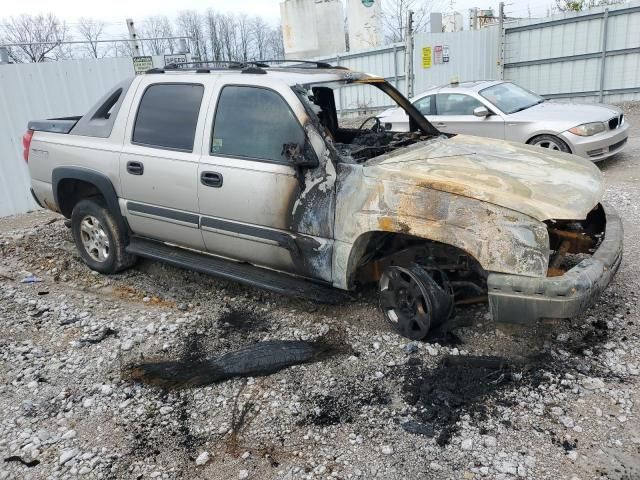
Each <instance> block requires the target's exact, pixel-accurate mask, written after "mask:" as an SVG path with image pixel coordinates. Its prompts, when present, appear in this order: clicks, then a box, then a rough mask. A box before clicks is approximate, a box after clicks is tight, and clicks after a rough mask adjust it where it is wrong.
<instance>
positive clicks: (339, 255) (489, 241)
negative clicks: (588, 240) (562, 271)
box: [333, 164, 550, 289]
mask: <svg viewBox="0 0 640 480" xmlns="http://www.w3.org/2000/svg"><path fill="white" fill-rule="evenodd" d="M338 179H339V181H338V194H337V198H338V200H337V202H336V205H337V209H336V223H335V228H336V231H335V237H336V242H335V246H334V275H333V278H334V286H336V287H339V288H344V289H349V288H353V276H354V272H355V269H356V268H357V267H358V264H359V262H360V258H361V255H362V253H363V250H362V245H363V243H366V242H362V241H361V237H362V236H367V235H370V234H371V232H392V233H401V234H405V235H411V236H413V237H417V238H423V239H425V240H430V241H434V242H439V243H442V244H445V245H450V246H453V247H456V248H458V249H460V250H462V251H464V252H466V253H467V254H468V255H470V256H471V257H473V258H474V259H475V260H476V261H477V262H478V263H479V264H480V266H481V267H482V268H483V269H484V270H485V271H486V272H500V273H508V274H514V275H521V276H527V277H545V276H546V274H547V268H548V263H549V253H550V250H549V236H548V232H547V227H546V225H545V224H544V223H543V222H539V221H537V220H535V219H533V218H531V217H529V216H527V215H524V214H521V213H518V212H515V211H512V210H509V209H507V208H504V207H500V206H497V205H494V204H491V203H487V202H483V201H479V200H476V199H472V198H468V197H465V196H460V195H455V194H451V193H447V192H442V191H438V190H433V189H430V188H426V187H421V186H409V185H407V184H402V183H396V182H391V181H386V180H376V179H373V178H368V177H365V176H364V175H363V174H362V166H360V165H342V164H341V165H339V170H338ZM364 238H366V237H364Z"/></svg>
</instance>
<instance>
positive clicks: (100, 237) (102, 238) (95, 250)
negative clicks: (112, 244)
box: [80, 215, 109, 263]
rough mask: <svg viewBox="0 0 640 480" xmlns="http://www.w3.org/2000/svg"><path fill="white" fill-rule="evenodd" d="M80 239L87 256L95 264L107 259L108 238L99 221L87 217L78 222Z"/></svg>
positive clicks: (89, 216)
mask: <svg viewBox="0 0 640 480" xmlns="http://www.w3.org/2000/svg"><path fill="white" fill-rule="evenodd" d="M80 238H81V239H82V245H83V246H84V249H85V251H86V252H87V253H88V254H89V256H90V257H91V258H92V259H94V260H95V261H96V262H101V263H102V262H104V261H106V260H107V258H109V237H108V236H107V232H106V231H105V230H104V228H103V226H102V224H101V223H100V220H98V219H97V218H96V217H94V216H91V215H87V216H86V217H84V218H83V219H82V222H80Z"/></svg>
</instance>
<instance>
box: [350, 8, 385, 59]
mask: <svg viewBox="0 0 640 480" xmlns="http://www.w3.org/2000/svg"><path fill="white" fill-rule="evenodd" d="M381 5H382V0H347V30H348V33H349V50H350V51H355V50H365V49H367V48H373V47H377V46H378V45H379V44H380V40H381V38H382V33H381V30H382V27H381V16H382V7H381Z"/></svg>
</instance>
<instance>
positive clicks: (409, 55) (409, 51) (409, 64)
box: [404, 10, 413, 98]
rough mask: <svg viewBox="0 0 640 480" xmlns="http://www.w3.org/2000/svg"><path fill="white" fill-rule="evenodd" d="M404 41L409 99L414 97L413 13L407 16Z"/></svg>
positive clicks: (405, 74) (405, 72)
mask: <svg viewBox="0 0 640 480" xmlns="http://www.w3.org/2000/svg"><path fill="white" fill-rule="evenodd" d="M405 33H406V35H405V40H404V51H405V57H404V78H405V82H406V88H405V90H406V95H407V98H411V97H413V12H412V11H411V10H409V12H408V15H407V28H406V32H405Z"/></svg>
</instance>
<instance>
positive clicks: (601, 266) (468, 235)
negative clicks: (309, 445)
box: [23, 64, 622, 339]
mask: <svg viewBox="0 0 640 480" xmlns="http://www.w3.org/2000/svg"><path fill="white" fill-rule="evenodd" d="M372 99H375V100H377V101H378V104H382V105H385V104H389V103H391V102H393V103H394V104H397V105H398V106H399V107H401V108H403V109H404V110H405V111H406V113H407V115H408V116H409V118H410V131H409V132H392V131H388V130H385V129H383V128H381V126H380V124H379V121H378V120H377V119H376V118H375V117H371V118H370V119H367V120H366V121H365V122H363V123H361V124H359V128H353V125H349V124H345V121H346V120H345V119H344V118H343V117H342V116H340V117H339V116H338V114H337V111H338V110H339V109H340V110H342V111H346V110H348V109H349V108H351V107H352V106H358V105H366V104H367V103H368V102H370V101H371V100H372ZM337 106H339V107H340V108H338V107H337ZM351 123H353V122H351ZM357 126H358V125H356V127H357ZM23 142H24V157H25V160H27V161H28V163H29V170H30V173H31V178H32V191H33V194H34V197H35V199H36V201H37V202H38V203H39V204H40V205H42V206H44V207H46V208H49V209H52V210H54V211H57V212H60V213H62V215H64V216H65V217H67V218H70V219H71V229H72V233H73V238H74V239H75V243H76V245H77V247H78V250H79V252H80V255H81V256H82V258H83V259H84V261H85V262H86V263H87V265H88V266H89V267H90V268H92V269H94V270H97V271H99V272H103V273H106V274H110V273H114V272H118V271H119V270H122V269H124V268H127V267H129V266H131V265H133V263H134V262H135V260H136V258H137V257H147V258H151V259H156V260H160V261H164V262H168V263H170V264H173V265H177V266H180V267H184V268H188V269H192V270H197V271H200V272H205V273H209V274H213V275H217V276H221V277H223V278H227V279H232V280H236V281H239V282H244V283H246V284H249V285H253V286H257V287H261V288H266V289H270V290H274V291H277V292H281V293H286V294H293V295H299V296H303V297H307V298H314V299H316V300H319V301H323V300H327V301H328V300H330V299H333V298H335V292H336V291H340V290H342V291H349V290H353V289H356V288H359V287H363V286H366V285H368V284H372V283H377V285H378V289H379V296H380V305H381V309H382V311H383V313H384V316H385V317H386V319H387V320H388V321H389V322H390V323H391V324H392V325H393V326H394V327H395V328H396V329H397V331H398V332H399V333H401V334H402V335H405V336H407V337H409V338H414V339H417V338H423V337H424V336H425V335H426V334H427V331H428V330H429V328H430V327H431V326H434V325H438V324H439V323H441V322H443V321H444V320H446V319H447V318H449V317H450V316H451V315H452V312H453V309H454V305H455V304H456V303H457V302H468V301H474V300H476V299H483V298H484V299H486V298H487V297H488V300H489V305H490V308H491V312H492V315H493V316H494V318H495V319H496V320H497V321H500V322H519V323H523V322H524V323H529V322H535V321H537V320H539V319H543V318H569V317H572V316H574V315H576V314H578V313H579V312H580V311H582V310H584V309H585V308H586V307H587V306H588V305H589V304H590V303H591V302H592V301H593V300H594V299H596V298H597V296H598V295H599V294H600V292H601V291H602V290H603V289H604V288H605V287H606V286H607V284H608V283H609V282H610V280H611V278H612V276H613V274H614V273H615V272H616V270H617V268H618V266H619V264H620V260H621V254H622V225H621V221H620V219H619V218H618V216H617V215H616V213H615V212H614V211H613V210H612V209H611V208H609V207H607V206H606V205H604V204H603V203H602V202H601V198H602V195H603V189H604V187H603V182H602V177H601V174H600V172H599V170H598V168H597V167H595V166H594V165H593V164H592V163H591V162H589V161H586V160H583V159H581V158H579V157H576V156H572V155H569V154H565V153H557V152H553V151H548V150H543V149H540V148H536V147H530V146H526V145H520V144H515V143H509V142H503V141H496V140H489V139H483V138H479V137H472V136H463V135H459V136H455V137H452V138H448V137H447V136H444V135H442V134H440V132H438V130H436V129H435V128H434V127H433V126H432V125H431V124H430V123H429V122H428V121H427V120H426V119H425V118H424V117H423V116H422V115H421V114H420V113H419V112H418V111H417V110H416V109H415V108H414V107H413V106H412V105H411V103H410V102H409V101H408V100H407V99H406V98H405V97H403V96H402V95H401V94H400V93H399V92H398V91H397V90H396V89H395V88H394V87H393V86H392V85H390V84H389V83H387V82H386V81H385V80H384V79H383V78H380V77H377V76H374V75H369V74H364V73H357V72H353V71H350V70H346V69H341V68H333V67H331V66H330V65H323V64H319V65H316V64H309V65H306V66H303V67H300V66H296V67H289V68H288V67H287V66H286V65H284V64H281V65H280V66H279V67H274V68H272V67H269V66H268V65H266V64H250V65H232V66H231V68H218V69H216V68H208V67H206V65H199V66H198V68H194V69H193V70H184V69H181V70H177V69H171V68H165V69H159V70H158V69H156V70H152V71H149V72H148V73H147V74H146V75H142V76H138V77H136V78H132V79H129V80H126V81H124V82H122V83H120V84H119V85H117V86H116V87H114V88H113V89H112V90H111V91H109V92H108V93H107V94H106V95H105V96H104V98H102V99H101V100H100V101H99V102H98V103H97V104H96V105H95V106H94V107H93V108H92V109H91V110H90V111H89V112H88V113H87V114H85V115H84V116H82V117H72V118H62V119H53V120H43V121H33V122H31V123H30V124H29V130H28V131H27V133H26V134H25V136H24V139H23Z"/></svg>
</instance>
